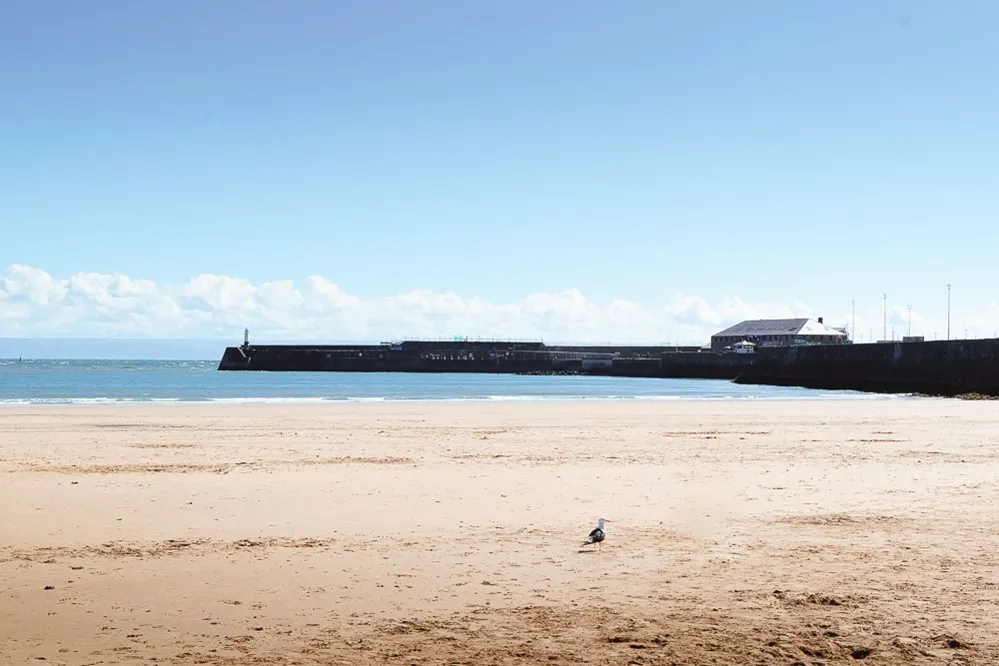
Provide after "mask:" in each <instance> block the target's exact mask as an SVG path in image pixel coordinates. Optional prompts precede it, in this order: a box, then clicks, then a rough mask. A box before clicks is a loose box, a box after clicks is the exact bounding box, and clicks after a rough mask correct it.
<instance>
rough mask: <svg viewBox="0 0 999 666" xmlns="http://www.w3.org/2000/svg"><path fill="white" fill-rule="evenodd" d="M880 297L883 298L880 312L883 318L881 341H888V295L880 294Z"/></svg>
mask: <svg viewBox="0 0 999 666" xmlns="http://www.w3.org/2000/svg"><path fill="white" fill-rule="evenodd" d="M882 296H884V307H883V308H882V310H881V312H882V313H883V316H884V331H883V332H882V333H881V339H882V340H887V339H888V294H882Z"/></svg>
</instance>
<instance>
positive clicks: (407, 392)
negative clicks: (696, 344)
mask: <svg viewBox="0 0 999 666" xmlns="http://www.w3.org/2000/svg"><path fill="white" fill-rule="evenodd" d="M217 367H218V362H217V361H110V360H97V361H85V360H24V361H20V360H17V359H13V360H0V407H3V406H18V405H21V406H24V405H95V404H125V405H148V404H160V403H206V402H209V403H211V402H214V403H234V404H239V403H328V402H333V403H342V402H392V401H421V400H422V401H451V402H467V401H479V402H488V401H494V402H512V401H578V400H595V401H613V400H631V401H635V400H816V399H822V400H829V399H833V400H837V399H854V400H856V399H887V398H888V396H883V395H877V394H865V393H858V392H853V391H819V390H813V389H802V388H788V387H777V386H743V385H739V384H734V383H732V382H730V381H726V380H714V379H648V378H630V377H593V376H534V375H530V376H528V375H491V374H436V373H435V374H423V373H354V372H219V371H218V370H217V369H216V368H217Z"/></svg>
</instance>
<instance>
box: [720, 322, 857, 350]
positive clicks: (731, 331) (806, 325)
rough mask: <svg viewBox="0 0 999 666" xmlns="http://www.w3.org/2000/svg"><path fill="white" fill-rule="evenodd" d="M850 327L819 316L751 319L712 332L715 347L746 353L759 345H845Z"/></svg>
mask: <svg viewBox="0 0 999 666" xmlns="http://www.w3.org/2000/svg"><path fill="white" fill-rule="evenodd" d="M847 337H848V336H847V334H846V331H844V330H842V329H838V328H833V327H832V326H827V325H826V324H825V323H823V321H822V317H819V318H818V319H748V320H746V321H744V322H742V323H739V324H736V325H735V326H730V327H729V328H726V329H725V330H724V331H721V332H719V333H715V334H714V335H712V336H711V350H712V351H730V352H741V353H746V352H747V351H750V350H752V349H754V348H756V347H790V346H792V345H841V344H843V343H844V342H846V341H847Z"/></svg>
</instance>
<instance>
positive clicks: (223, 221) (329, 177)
mask: <svg viewBox="0 0 999 666" xmlns="http://www.w3.org/2000/svg"><path fill="white" fill-rule="evenodd" d="M997 24H999V5H997V4H996V3H994V2H986V1H982V2H970V1H967V2H960V1H958V2H952V3H942V2H930V1H914V0H911V1H906V2H903V1H898V0H885V1H882V2H877V3H866V2H852V3H833V2H800V1H792V0H766V1H763V0H760V1H755V0H749V1H743V0H740V1H735V0H732V1H729V2H706V1H697V2H695V1H693V0H691V1H689V2H680V1H677V2H667V1H665V0H659V1H654V2H653V1H636V2H631V3H626V5H622V6H612V5H609V4H607V3H597V2H591V1H589V0H583V1H573V2H561V1H552V2H547V3H528V2H519V1H509V0H508V1H504V2H486V1H483V2H475V3H468V2H463V1H459V0H451V1H445V0H437V1H428V2H421V3H413V2H404V1H403V0H397V1H394V2H389V1H387V0H382V1H378V0H376V1H372V2H364V3H337V2H320V1H315V2H312V1H298V2H288V3H275V2H263V1H257V0H240V1H238V2H237V1H235V0H217V1H216V2H212V3H194V2H170V3H168V2H154V3H134V2H125V1H119V0H106V1H105V2H100V3H70V2H61V3H33V2H8V3H3V4H2V5H0V89H2V90H3V91H4V104H3V107H2V110H0V114H2V119H3V122H0V145H2V146H3V152H2V158H0V183H2V184H0V189H2V196H0V228H2V229H3V242H2V243H0V270H3V269H4V268H5V267H7V274H6V278H5V280H6V285H7V286H6V287H5V289H6V292H3V288H0V293H6V296H4V297H3V298H0V307H6V308H7V309H8V311H7V313H6V314H7V323H6V324H5V325H3V326H0V335H4V334H6V335H64V334H69V333H70V332H72V331H71V330H70V329H73V330H75V331H77V332H79V331H80V330H84V331H85V332H87V333H88V334H94V335H98V334H99V335H110V336H116V335H121V336H127V335H140V334H151V332H153V331H154V329H155V330H156V331H160V330H164V329H165V330H168V331H169V332H170V334H171V335H178V336H185V337H190V336H200V335H211V336H214V335H217V334H225V335H231V332H232V331H233V330H239V331H241V330H242V324H244V323H249V324H254V325H255V326H257V327H259V328H260V329H261V330H266V331H268V332H270V333H271V334H273V335H275V336H277V335H281V336H283V337H289V336H290V337H295V335H296V331H299V332H302V334H303V335H306V334H307V333H308V334H312V333H316V332H321V333H322V335H323V336H326V337H337V338H345V337H351V338H354V337H358V336H361V337H374V338H380V337H382V336H383V335H384V336H386V337H387V336H389V335H391V334H395V333H398V334H399V335H402V336H405V335H429V334H431V333H438V334H441V335H450V334H458V333H461V332H462V329H464V330H475V331H484V330H487V328H488V326H487V324H488V325H492V326H494V328H495V330H497V332H498V333H504V332H508V333H519V334H522V335H530V334H534V333H538V334H546V333H547V334H549V335H552V334H555V333H556V332H557V333H558V335H559V336H560V337H565V336H568V337H573V335H574V331H576V330H579V331H585V333H586V336H589V337H593V336H596V337H621V336H623V335H626V334H627V330H619V329H618V328H614V327H613V326H610V325H609V324H608V322H613V321H615V320H620V317H618V316H617V315H615V314H614V312H610V313H609V314H608V311H607V309H608V308H611V304H612V302H613V299H620V300H624V301H628V302H629V303H631V304H637V306H638V307H639V308H640V309H641V311H642V313H643V315H642V316H643V317H646V319H648V318H649V317H651V319H648V321H645V324H644V326H645V328H640V327H637V325H636V327H635V329H634V330H635V331H636V333H635V335H638V336H639V337H642V338H645V337H649V336H651V335H653V334H655V335H656V336H657V337H663V338H675V337H682V336H686V335H690V336H692V337H697V336H700V335H701V334H702V333H703V331H709V330H711V329H713V328H716V327H717V326H718V325H719V324H721V323H723V322H722V321H721V320H722V319H725V320H727V319H731V318H737V317H740V316H742V315H746V316H751V315H754V314H759V315H760V316H767V315H769V314H771V313H775V312H776V313H778V314H779V313H783V312H785V311H787V312H791V313H802V312H804V313H811V314H825V315H826V317H827V319H829V318H835V319H836V320H837V323H847V319H848V317H849V316H850V308H851V306H850V303H851V300H856V301H857V309H858V313H859V316H858V319H859V320H860V321H858V326H857V328H858V331H859V330H862V328H863V327H866V328H868V330H869V329H870V327H872V326H880V325H881V321H882V316H881V315H882V313H881V308H882V305H883V303H882V293H883V292H887V293H888V294H889V308H890V312H891V314H893V320H892V321H893V323H894V324H896V325H898V326H902V325H903V323H902V322H903V320H904V319H905V318H906V317H907V313H906V314H904V315H903V310H904V309H905V305H907V304H912V305H913V312H914V319H915V320H916V322H917V325H915V326H914V328H919V327H920V326H921V327H922V329H924V330H921V331H919V332H922V333H925V334H926V335H928V336H930V337H932V334H933V330H931V329H934V330H939V331H940V333H942V326H943V322H944V320H945V317H946V287H945V285H946V284H947V283H948V282H952V283H954V285H955V287H954V290H955V291H954V313H955V314H954V316H955V319H958V318H959V319H960V324H955V326H956V327H960V328H963V327H965V326H968V325H970V326H971V328H972V329H974V331H976V332H977V333H978V334H985V333H986V329H991V328H992V327H993V326H995V325H997V324H999V307H997V306H996V305H995V301H997V300H999V298H997V297H996V296H995V295H994V291H993V290H992V285H993V284H994V281H993V280H992V279H991V275H992V266H993V265H994V259H993V255H994V248H995V247H997V240H999V238H997V235H999V232H997V231H996V229H997V227H996V225H995V220H996V219H997V213H999V204H997V196H999V194H997V193H999V187H997V186H999V160H997V159H996V156H997V155H999V124H997V123H996V118H999V80H997V79H999V74H997V70H996V68H995V65H996V63H997V62H999V41H997V40H995V38H994V27H995V25H997ZM11 267H13V268H11ZM25 271H28V272H29V273H30V275H32V276H34V277H32V278H31V279H33V280H34V279H41V280H42V282H43V283H45V280H46V279H49V282H47V283H45V284H43V285H42V286H39V285H38V284H34V283H33V284H34V286H33V287H30V288H29V287H26V286H25V283H24V279H25V278H24V276H25V275H26V274H28V273H26V272H25ZM39 272H40V273H41V274H43V275H45V276H48V278H38V275H39ZM81 274H82V275H83V277H82V278H81V277H80V276H81ZM203 274H211V275H215V276H224V277H225V278H227V279H231V280H233V281H235V282H238V281H244V280H245V281H246V282H247V283H248V284H249V285H251V286H252V287H253V289H258V288H261V285H265V284H267V283H276V284H279V285H284V284H286V282H285V281H292V285H293V287H292V290H291V292H288V291H287V290H285V291H284V292H281V290H280V289H278V290H277V292H281V293H285V294H286V295H287V297H288V298H289V299H291V300H290V301H288V302H286V303H284V304H278V305H274V304H272V305H274V307H273V308H272V312H271V314H270V315H267V316H264V315H260V316H259V317H258V316H256V315H253V316H251V315H248V314H246V312H247V311H249V310H253V311H256V312H257V313H258V314H260V310H261V309H262V306H260V305H259V304H258V305H257V306H255V307H250V306H249V305H247V304H246V303H243V304H242V305H241V304H240V303H238V302H230V301H225V299H223V300H224V301H225V302H218V303H214V304H213V305H211V307H208V306H205V307H202V309H200V310H198V309H197V308H195V310H196V312H195V314H197V313H198V312H203V311H207V310H212V313H211V316H207V317H201V318H200V319H199V318H198V317H200V316H201V315H198V316H195V315H191V312H190V311H189V308H190V306H189V304H186V305H185V303H184V302H181V301H183V298H182V297H181V296H178V295H177V294H178V293H179V292H182V291H184V290H185V289H187V290H188V292H189V291H190V290H191V289H192V287H191V284H192V281H197V280H198V279H199V276H202V275H203ZM95 275H97V276H105V277H104V278H100V279H98V278H97V277H95ZM74 276H76V278H77V279H76V281H75V282H74V281H73V277H74ZM87 276H89V277H87ZM110 276H118V278H115V279H117V280H118V283H117V284H119V286H120V284H121V280H122V279H125V278H122V276H127V279H128V280H130V281H149V282H150V283H152V285H153V286H152V287H148V289H154V290H155V291H156V292H157V293H158V294H167V295H168V297H167V300H169V301H170V302H171V303H173V304H174V305H176V306H177V307H178V308H180V310H181V311H183V313H185V314H186V315H187V317H186V319H183V318H182V317H181V315H180V314H178V313H177V312H174V311H173V310H172V306H171V305H170V304H169V303H165V301H164V302H159V301H158V303H159V304H158V305H157V306H156V307H157V308H159V309H155V308H153V306H152V305H150V304H149V303H148V302H146V301H142V302H141V303H138V304H136V303H133V305H135V306H136V307H137V308H140V309H142V308H145V310H142V313H145V314H143V315H142V316H144V317H146V319H144V320H143V321H144V322H145V323H144V324H143V325H141V326H140V325H137V324H136V323H135V316H133V315H135V314H136V313H135V312H132V311H130V310H128V309H127V308H124V307H120V306H122V304H121V303H120V302H119V303H116V304H114V305H111V306H108V305H107V304H106V303H104V305H103V307H104V308H105V310H103V311H102V310H101V309H100V308H101V307H102V305H101V304H102V299H104V300H107V299H109V298H110V299H112V300H113V299H115V298H119V297H120V294H118V295H116V294H115V293H110V294H107V293H106V294H104V295H100V294H97V295H95V293H94V292H93V289H100V288H108V287H107V285H108V284H109V280H111V282H113V279H112V278H111V277H110ZM311 276H321V277H322V278H323V279H324V280H326V281H328V282H329V283H330V284H333V285H335V286H336V289H338V290H340V291H342V292H343V293H344V294H346V295H349V297H350V298H356V299H358V302H360V303H362V304H380V305H379V307H380V308H381V309H378V308H375V306H374V305H370V307H367V309H365V314H364V315H363V316H364V320H363V322H360V323H359V321H357V320H356V317H360V315H357V314H356V313H355V315H353V316H355V320H351V322H350V323H349V325H348V323H345V322H346V320H345V319H343V316H344V315H343V313H342V312H341V310H342V309H343V307H345V306H344V304H343V303H342V302H340V301H336V303H339V305H332V306H329V307H334V308H340V309H339V310H336V312H333V311H330V312H329V313H327V314H328V316H327V317H326V318H327V319H330V321H328V322H326V323H325V324H323V326H324V327H325V328H324V327H320V326H318V325H314V324H315V321H313V320H309V319H308V317H305V316H304V315H303V314H302V313H303V312H304V310H302V311H299V310H295V308H296V307H299V306H296V305H295V303H299V301H301V302H304V303H307V304H308V303H311V302H312V301H309V298H308V297H303V296H302V293H304V292H303V290H304V289H306V287H305V286H303V285H305V283H306V280H308V278H310V277H311ZM92 282H93V283H94V284H97V285H98V286H97V287H94V284H91V283H92ZM235 282H234V283H235ZM46 284H47V285H48V286H47V287H46V286H45V285H46ZM53 284H61V285H63V287H60V288H56V287H52V285H53ZM142 284H147V283H145V282H142ZM227 284H228V283H227ZM240 284H242V283H240ZM12 285H13V286H12ZM100 285H104V286H103V287H101V286H100ZM185 285H186V287H185ZM147 286H148V285H147ZM202 286H203V285H202ZM49 288H52V289H55V290H56V292H58V293H57V294H56V296H58V298H56V296H53V295H51V294H49V295H47V296H44V295H42V296H40V295H39V294H42V293H43V292H45V289H49ZM148 289H147V292H148ZM194 289H195V290H197V288H194ZM414 290H418V291H414ZM237 291H238V290H237ZM244 291H245V290H244ZM265 291H266V288H265ZM271 291H274V290H273V289H272V290H271ZM277 292H275V293H277ZM577 292H578V294H579V295H580V296H581V297H582V298H583V299H585V302H586V304H587V306H586V307H583V308H582V310H580V307H581V306H578V303H577V305H576V306H572V307H570V308H569V309H568V310H566V309H565V308H563V309H561V310H560V309H559V308H558V307H556V306H549V307H548V310H547V312H548V314H547V315H544V313H542V314H541V315H538V314H537V312H534V314H533V315H531V316H533V317H534V319H530V317H528V316H527V315H525V314H524V311H525V308H526V307H527V306H524V302H525V299H530V298H532V295H538V294H547V295H548V297H549V298H551V299H555V300H556V301H558V302H563V301H565V298H566V296H565V295H566V294H569V296H568V298H569V299H570V300H572V299H576V298H577V296H576V295H577ZM45 293H47V292H45ZM185 293H187V292H185ZM241 293H242V292H241ZM247 293H249V292H247ZM295 293H297V294H298V296H295ZM410 293H419V294H422V295H423V297H424V300H426V299H430V302H436V301H433V299H435V298H437V299H439V298H441V297H442V296H441V295H446V294H449V293H453V294H454V295H456V297H458V298H460V299H462V302H463V303H464V304H465V305H463V306H462V307H460V308H458V310H454V309H453V308H452V310H447V312H448V314H446V315H441V314H440V312H439V310H440V309H441V308H442V307H444V306H441V305H439V304H438V305H437V306H427V305H426V303H424V304H423V305H411V304H410V305H409V306H405V305H399V303H398V302H397V301H399V299H400V298H401V297H400V295H405V294H410ZM253 294H254V295H253V296H252V298H262V297H261V296H260V294H259V293H258V292H256V291H254V292H253ZM288 294H290V295H288ZM188 295H189V294H188ZM272 296H273V297H274V298H277V296H274V294H272ZM233 298H234V299H236V300H237V301H238V298H239V296H233ZM246 298H250V297H249V296H247V297H246ZM86 299H90V301H88V302H89V307H90V309H89V310H87V309H86V308H87V307H88V306H87V303H84V301H86ZM386 299H395V300H394V301H393V302H394V303H395V305H394V306H391V307H396V308H397V309H398V308H401V310H402V313H401V314H400V312H398V311H396V310H391V307H390V306H389V305H386V302H387V301H386ZM559 299H562V300H561V301H559ZM726 299H728V300H726ZM733 299H734V302H735V303H736V305H732V303H733ZM202 300H203V301H204V299H202ZM334 300H335V299H334ZM401 302H405V299H404V298H403V299H402V301H401ZM470 302H475V303H485V304H487V305H488V307H486V306H483V307H482V308H479V310H475V308H473V307H470V306H468V303H470ZM574 302H575V301H574ZM4 303H6V305H4ZM691 303H694V304H693V305H691ZM702 303H703V305H702ZM726 303H728V305H727V306H726ZM452 305H453V304H452ZM591 306H592V307H591ZM308 307H310V308H312V310H314V309H316V308H317V307H319V306H308ZM323 307H326V306H323ZM406 307H409V308H410V309H413V308H416V309H418V310H420V313H421V314H420V317H421V319H419V321H416V320H407V319H406V317H407V316H408V315H406V312H407V311H406ZM449 307H450V306H449ZM539 307H540V306H539ZM594 307H595V308H597V310H598V311H600V312H601V313H602V314H600V315H599V317H600V319H599V321H597V320H596V319H593V318H592V317H591V318H590V319H587V320H586V322H585V326H584V325H583V324H582V323H580V322H579V321H577V320H575V319H573V317H589V316H590V315H587V314H585V313H586V312H590V313H591V314H592V312H593V311H594V310H593V308H594ZM704 307H707V308H708V309H709V310H710V313H707V314H705V311H704ZM108 308H110V309H108ZM150 308H153V309H150ZM206 308H207V309H206ZM227 308H228V309H227ZM240 308H242V309H240ZM282 308H283V309H282ZM301 308H306V306H304V305H302V306H301ZM301 308H300V309H301ZM420 308H422V309H420ZM483 308H485V309H483ZM511 308H513V310H511ZM517 308H519V309H517ZM572 308H575V309H572ZM664 308H665V309H666V310H667V312H666V314H663V309H664ZM684 308H686V309H684ZM306 309H308V308H306ZM444 309H445V310H446V309H447V308H446V307H445V308H444ZM541 309H542V310H543V309H544V308H541ZM71 310H72V312H73V313H75V314H73V315H72V316H70V314H69V313H70V311H71ZM374 310H378V314H377V315H376V314H372V313H373V312H374ZM514 310H516V311H514ZM485 311H488V312H489V313H490V314H488V316H487V315H483V314H482V312H485ZM171 312H173V315H172V316H173V317H174V319H172V320H171V319H169V318H170V316H171ZM310 312H311V310H310ZM532 312H533V311H532ZM567 312H568V313H569V314H566V313H567ZM579 312H583V314H579ZM142 313H139V314H142ZM511 313H512V314H511ZM572 313H576V314H572ZM313 314H315V313H313ZM646 315H647V316H646ZM701 315H703V316H701ZM279 316H280V317H285V318H288V317H292V318H295V317H297V318H299V319H302V321H301V322H299V324H297V325H294V324H292V323H288V324H287V325H280V324H279V323H277V319H276V318H277V317H279ZM323 316H326V315H323ZM546 316H547V319H545V317H546ZM594 316H595V315H594ZM74 317H75V318H74ZM260 317H263V319H261V318H260ZM267 317H270V319H268V318H267ZM337 317H340V318H339V319H337ZM435 317H436V319H435ZM470 317H471V318H475V317H478V319H475V320H474V321H471V320H469V318H470ZM484 317H485V318H484ZM503 317H506V319H504V318H503ZM518 317H519V319H518ZM552 317H555V318H558V322H556V323H552ZM698 317H700V319H698ZM331 318H332V319H331ZM182 319H183V322H184V323H181V320H182ZM527 319H530V321H527ZM11 321H16V322H17V323H16V324H11V323H10V322H11ZM643 321H644V320H643ZM310 322H311V323H310ZM337 322H339V323H337ZM428 322H430V323H428ZM434 322H437V323H436V324H435V323H434ZM532 322H533V323H532ZM539 322H540V323H539ZM545 322H547V324H546V323H545ZM601 322H602V323H601ZM650 322H651V323H650ZM407 325H408V326H409V327H408V328H407ZM296 326H297V328H296ZM337 326H339V327H340V328H337ZM545 326H548V328H545ZM696 326H701V327H702V329H703V331H702V330H701V329H696ZM268 327H269V328H268ZM601 327H603V328H601ZM684 327H687V328H684ZM695 329H696V330H695ZM988 332H989V333H991V331H988ZM579 335H582V333H580V334H579ZM577 337H578V336H577ZM584 337H585V336H584ZM878 337H880V336H878Z"/></svg>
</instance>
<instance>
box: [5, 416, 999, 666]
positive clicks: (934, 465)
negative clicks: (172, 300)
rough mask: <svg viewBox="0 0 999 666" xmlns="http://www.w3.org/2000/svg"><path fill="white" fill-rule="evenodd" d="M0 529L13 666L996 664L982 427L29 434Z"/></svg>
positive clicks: (991, 423) (739, 422) (835, 424)
mask: <svg viewBox="0 0 999 666" xmlns="http://www.w3.org/2000/svg"><path fill="white" fill-rule="evenodd" d="M0 507H2V509H3V520H2V521H0V663H3V664H34V663H39V664H40V663H47V664H67V665H68V664H74V665H75V664H137V663H138V664H147V663H158V664H227V665H228V664H233V665H235V664H376V663H398V664H521V663H523V664H528V663H530V664H535V663H547V664H629V663H633V664H786V665H788V666H790V665H791V664H807V665H818V664H826V665H829V664H846V663H850V664H857V663H865V664H953V665H957V664H995V663H999V603H997V601H996V592H997V587H996V586H997V583H999V536H997V533H996V529H995V525H996V524H997V518H999V410H997V409H996V407H995V404H994V403H989V402H962V401H945V400H932V399H920V400H875V401H869V400H862V401H814V402H813V401H799V402H699V403H689V402H674V403H670V402H663V403H654V402H650V403H617V404H614V403H599V404H589V403H585V404H584V403H577V404H532V403H527V404H515V403H514V404H460V403H459V404H446V403H440V404H432V403H425V404H414V405H400V404H380V405H379V404H371V405H330V406H250V405H243V406H218V405H204V406H201V405H199V406H182V405H172V406H166V405H164V406H156V407H148V408H146V407H92V408H91V407H73V408H6V409H2V410H0ZM601 516H603V517H605V518H608V519H611V520H612V521H613V522H612V523H610V524H609V525H608V538H607V541H606V542H605V543H604V545H603V548H602V550H601V551H600V552H591V550H590V549H589V548H581V547H580V545H579V544H580V542H581V541H582V539H583V538H584V537H585V535H586V534H587V533H588V532H589V531H590V529H592V527H593V525H594V523H595V522H596V519H597V518H599V517H601Z"/></svg>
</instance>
